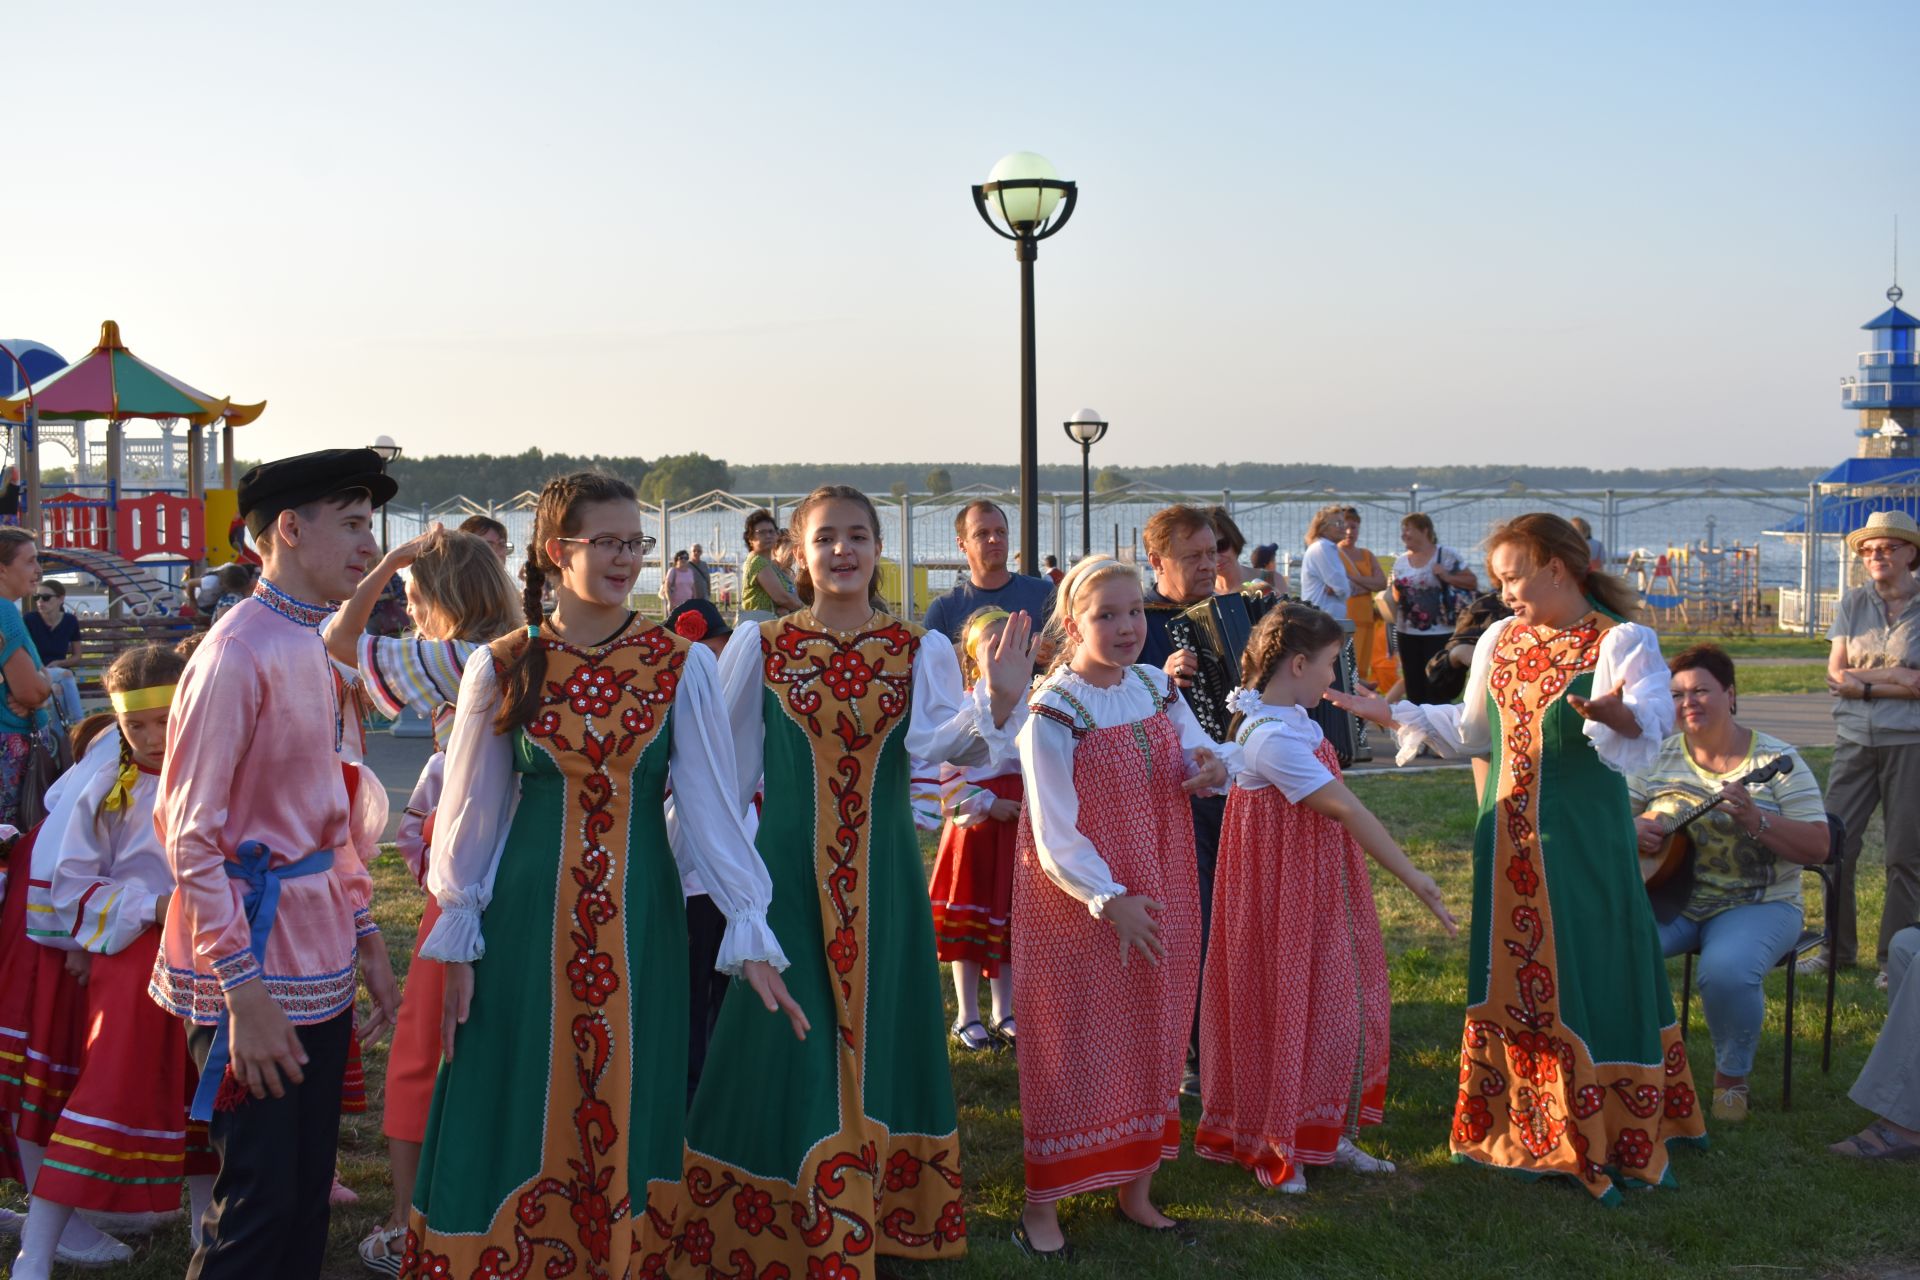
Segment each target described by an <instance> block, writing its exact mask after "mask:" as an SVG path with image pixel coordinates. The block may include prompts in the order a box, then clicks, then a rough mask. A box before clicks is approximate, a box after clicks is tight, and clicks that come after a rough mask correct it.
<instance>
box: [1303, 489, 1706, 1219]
mask: <svg viewBox="0 0 1920 1280" xmlns="http://www.w3.org/2000/svg"><path fill="white" fill-rule="evenodd" d="M1487 564H1488V569H1489V571H1490V572H1491V574H1492V576H1493V579H1494V581H1495V583H1496V584H1497V585H1498V587H1499V590H1500V593H1501V596H1502V598H1503V599H1504V600H1505V601H1506V603H1507V605H1508V606H1509V607H1510V608H1512V610H1513V615H1514V616H1513V617H1511V618H1508V619H1504V620H1502V621H1500V622H1498V623H1495V624H1494V625H1493V626H1492V627H1491V628H1489V629H1488V631H1487V633H1486V634H1485V635H1484V636H1482V637H1481V639H1480V641H1479V643H1478V644H1477V645H1476V646H1475V648H1474V655H1473V666H1472V669H1471V672H1470V674H1469V676H1468V682H1467V693H1466V699H1465V701H1464V702H1462V703H1459V704H1457V705H1454V706H1444V707H1442V706H1419V705H1416V704H1413V703H1408V702H1401V703H1396V704H1394V705H1393V706H1392V707H1391V708H1389V707H1388V705H1387V704H1386V703H1385V702H1383V701H1382V700H1381V699H1379V698H1359V697H1351V696H1347V695H1337V694H1332V693H1329V694H1328V695H1327V698H1328V701H1330V702H1334V703H1335V704H1336V705H1339V706H1341V707H1344V708H1346V709H1347V710H1350V711H1352V712H1354V713H1355V714H1357V715H1362V716H1365V717H1366V718H1367V719H1370V720H1374V721H1376V722H1378V723H1380V724H1383V725H1387V726H1389V727H1393V728H1397V730H1398V731H1399V736H1400V755H1401V761H1402V763H1405V762H1406V761H1407V760H1408V759H1409V758H1411V757H1412V756H1413V755H1414V754H1415V753H1416V752H1417V751H1418V750H1419V748H1420V747H1421V746H1423V745H1424V746H1431V747H1433V748H1434V749H1435V750H1437V751H1439V752H1440V753H1441V754H1443V755H1447V756H1459V755H1478V754H1483V753H1485V754H1489V755H1490V764H1491V767H1490V769H1489V776H1488V783H1487V788H1486V794H1485V795H1484V796H1483V797H1482V801H1481V808H1480V820H1479V825H1478V827H1477V829H1476V832H1475V837H1474V848H1473V927H1472V937H1471V947H1470V953H1469V960H1468V970H1467V1020H1466V1030H1465V1033H1464V1034H1463V1036H1462V1040H1461V1051H1460V1090H1459V1095H1458V1097H1457V1099H1456V1102H1455V1106H1454V1115H1453V1136H1452V1144H1453V1153H1454V1158H1455V1159H1456V1160H1464V1161H1474V1162H1477V1163H1481V1164H1487V1165H1492V1166H1494V1167H1496V1168H1501V1169H1506V1170H1509V1171H1512V1172H1515V1173H1520V1174H1523V1175H1527V1176H1532V1177H1540V1176H1543V1175H1546V1174H1564V1175H1566V1176H1568V1177H1572V1178H1574V1179H1575V1180H1577V1181H1578V1182H1579V1183H1580V1185H1582V1186H1583V1187H1585V1188H1586V1189H1587V1191H1588V1192H1589V1193H1591V1194H1592V1195H1594V1196H1595V1197H1597V1198H1600V1199H1602V1200H1605V1201H1607V1202H1608V1203H1617V1202H1618V1200H1619V1198H1620V1192H1619V1188H1618V1184H1619V1183H1623V1182H1624V1183H1628V1184H1636V1183H1639V1184H1655V1185H1661V1186H1670V1185H1672V1183H1673V1175H1672V1173H1671V1171H1670V1170H1669V1168H1668V1162H1667V1144H1668V1143H1670V1142H1674V1141H1689V1142H1693V1143H1696V1144H1703V1143H1704V1142H1705V1140H1706V1138H1705V1132H1706V1131H1705V1124H1704V1122H1703V1118H1702V1115H1701V1111H1700V1106H1699V1100H1698V1098H1697V1097H1696V1095H1695V1092H1694V1086H1693V1081H1692V1079H1691V1077H1690V1073H1689V1071H1688V1069H1687V1053H1686V1046H1685V1045H1684V1044H1683V1043H1682V1041H1681V1039H1680V1029H1679V1026H1678V1024H1677V1020H1676V1019H1675V1017H1674V1013H1673V994H1672V991H1671V989H1670V988H1669V986H1668V984H1667V969H1666V962H1665V960H1664V958H1663V957H1662V955H1661V951H1660V939H1659V933H1658V930H1657V929H1656V927H1655V925H1654V919H1653V911H1652V908H1651V907H1650V906H1649V905H1648V902H1647V895H1646V890H1645V889H1644V888H1642V886H1641V883H1640V871H1639V857H1638V853H1637V847H1636V832H1635V829H1634V825H1633V809H1632V806H1631V804H1630V803H1629V802H1628V798H1627V786H1626V778H1625V775H1626V774H1629V773H1633V772H1636V771H1639V770H1644V769H1645V768H1646V767H1647V766H1648V765H1650V764H1651V763H1652V762H1653V760H1654V758H1655V757H1656V756H1657V755H1658V754H1659V751H1660V744H1661V742H1662V741H1663V740H1664V739H1665V738H1666V736H1667V734H1668V733H1669V732H1670V731H1671V730H1672V728H1673V699H1672V696H1671V694H1670V692H1669V690H1668V676H1667V667H1666V663H1665V662H1664V661H1663V660H1662V658H1661V656H1660V640H1659V637H1658V636H1656V635H1655V634H1654V633H1653V631H1652V630H1651V629H1650V628H1648V627H1644V626H1641V625H1639V624H1637V623H1634V622H1630V621H1627V618H1628V617H1629V616H1630V615H1631V614H1632V613H1633V612H1635V611H1636V609H1637V607H1638V600H1637V598H1636V597H1635V596H1634V594H1633V592H1632V591H1631V590H1629V589H1628V587H1627V586H1626V584H1624V583H1622V582H1620V581H1619V580H1618V579H1616V578H1613V577H1610V576H1608V575H1607V574H1604V573H1597V572H1590V571H1589V569H1588V550H1587V542H1586V539H1585V538H1583V537H1581V536H1580V534H1579V533H1578V532H1576V531H1575V529H1574V528H1573V526H1572V525H1571V524H1569V523H1567V522H1566V521H1565V520H1563V519H1561V518H1560V517H1559V516H1555V515H1548V514H1544V513H1535V514H1532V515H1524V516H1520V517H1519V518H1517V519H1515V520H1513V521H1511V522H1509V523H1507V524H1505V525H1502V526H1500V527H1499V528H1498V529H1496V530H1494V532H1493V534H1492V536H1491V537H1490V538H1489V539H1488V541H1487Z"/></svg>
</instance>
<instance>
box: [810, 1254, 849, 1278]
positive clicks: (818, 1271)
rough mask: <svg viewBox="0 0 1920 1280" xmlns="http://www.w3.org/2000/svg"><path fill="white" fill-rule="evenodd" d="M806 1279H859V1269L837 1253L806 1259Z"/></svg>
mask: <svg viewBox="0 0 1920 1280" xmlns="http://www.w3.org/2000/svg"><path fill="white" fill-rule="evenodd" d="M807 1280H860V1269H859V1268H858V1267H855V1266H854V1265H853V1264H852V1263H850V1262H844V1261H842V1260H841V1257H840V1255H839V1254H837V1253H830V1254H828V1255H827V1256H826V1257H824V1258H808V1259H807Z"/></svg>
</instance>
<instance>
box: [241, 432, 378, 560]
mask: <svg viewBox="0 0 1920 1280" xmlns="http://www.w3.org/2000/svg"><path fill="white" fill-rule="evenodd" d="M350 489H365V490H366V491H367V492H368V493H369V494H371V495H372V497H373V505H374V506H376V507H383V506H385V505H386V504H387V503H388V502H390V501H391V500H392V499H393V495H394V494H396V493H398V492H399V491H400V485H399V483H398V482H397V481H395V480H394V478H393V477H392V476H390V475H388V474H387V472H386V464H385V463H384V462H382V461H381V460H380V455H379V454H377V453H375V452H374V451H373V450H371V449H321V450H319V451H318V452H317V453H303V454H300V455H299V456H297V457H293V458H278V459H275V460H274V461H272V462H263V463H261V464H260V465H259V466H257V467H254V468H253V469H252V470H250V471H248V472H247V474H245V475H243V476H241V477H240V489H239V493H238V497H239V500H240V515H241V516H242V517H243V518H244V519H245V520H246V522H247V529H248V531H249V532H250V533H252V534H253V536H254V537H256V538H257V537H259V536H260V535H261V533H262V532H264V531H265V530H266V528H267V527H268V526H269V525H271V524H272V523H273V520H274V517H275V516H277V515H279V514H280V513H281V512H282V511H290V510H292V509H293V508H294V507H299V506H304V505H306V504H307V503H309V502H318V501H320V500H321V499H322V498H331V497H333V496H334V495H335V494H337V493H346V492H347V491H348V490H350Z"/></svg>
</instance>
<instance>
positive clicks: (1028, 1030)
mask: <svg viewBox="0 0 1920 1280" xmlns="http://www.w3.org/2000/svg"><path fill="white" fill-rule="evenodd" d="M1058 590H1059V595H1058V599H1057V603H1056V605H1055V607H1054V611H1053V621H1052V623H1051V624H1050V627H1051V633H1052V634H1054V635H1055V637H1056V639H1057V641H1058V646H1059V647H1058V648H1057V649H1056V651H1055V658H1054V664H1053V668H1052V670H1051V671H1049V673H1048V675H1047V677H1046V679H1045V680H1043V681H1042V682H1041V684H1040V686H1039V688H1038V689H1036V690H1035V692H1034V695H1033V699H1032V702H1031V704H1030V706H1031V710H1032V713H1033V714H1032V717H1031V718H1030V719H1029V720H1028V722H1027V725H1026V727H1025V728H1024V729H1022V730H1021V733H1020V761H1021V770H1022V774H1023V776H1024V780H1025V784H1026V793H1027V812H1026V816H1025V817H1024V818H1023V819H1022V822H1021V829H1020V837H1019V845H1018V855H1017V859H1018V860H1017V862H1016V864H1015V868H1014V883H1013V915H1014V919H1015V920H1016V921H1017V922H1018V928H1016V929H1015V930H1014V933H1013V963H1014V968H1015V970H1016V971H1017V972H1018V973H1019V974H1020V975H1021V997H1020V998H1021V1006H1020V1016H1021V1021H1022V1022H1023V1024H1024V1025H1023V1026H1022V1027H1021V1031H1022V1033H1023V1034H1022V1035H1021V1037H1020V1121H1021V1128H1022V1130H1023V1131H1024V1135H1025V1145H1026V1150H1025V1155H1026V1181H1027V1203H1026V1208H1025V1210H1024V1212H1023V1213H1022V1215H1021V1218H1020V1221H1019V1222H1018V1223H1017V1224H1015V1227H1014V1240H1015V1241H1016V1242H1017V1243H1018V1244H1019V1245H1020V1247H1021V1248H1022V1249H1023V1250H1025V1251H1026V1252H1027V1253H1028V1254H1030V1255H1033V1256H1036V1257H1046V1258H1060V1257H1063V1256H1066V1255H1067V1254H1068V1253H1069V1252H1070V1249H1069V1246H1068V1244H1067V1242H1066V1236H1065V1234H1064V1233H1063V1231H1062V1230H1061V1226H1060V1217H1059V1201H1060V1200H1061V1199H1062V1198H1063V1197H1065V1196H1069V1195H1075V1194H1078V1193H1082V1192H1087V1191H1098V1190H1101V1189H1104V1188H1107V1187H1113V1188H1117V1199H1118V1202H1119V1209H1120V1212H1121V1215H1122V1216H1123V1217H1124V1218H1125V1219H1126V1220H1127V1221H1128V1222H1130V1223H1133V1224H1135V1225H1137V1226H1139V1227H1141V1228H1143V1229H1145V1230H1148V1231H1169V1232H1182V1231H1183V1230H1184V1228H1183V1226H1182V1224H1181V1223H1179V1222H1177V1221H1176V1220H1174V1219H1172V1218H1169V1217H1167V1216H1166V1215H1165V1214H1163V1213H1161V1212H1160V1210H1159V1209H1157V1208H1155V1207H1154V1204H1153V1201H1152V1199H1151V1193H1152V1187H1153V1175H1154V1172H1155V1171H1156V1170H1157V1169H1158V1168H1159V1167H1160V1162H1161V1161H1162V1160H1170V1159H1172V1158H1173V1157H1175V1156H1177V1155H1178V1154H1179V1152H1180V1106H1179V1101H1180V1077H1181V1073H1182V1068H1183V1066H1184V1064H1185V1060H1186V1047H1187V1040H1188V1036H1189V1034H1190V1032H1191V1030H1192V1027H1193V1009H1194V1001H1195V998H1196V996H1197V994H1198V992H1197V987H1198V985H1199V979H1200V889H1199V878H1198V875H1197V873H1196V871H1195V864H1194V855H1193V814H1192V810H1191V809H1190V807H1189V806H1188V803H1187V797H1188V796H1190V795H1192V794H1195V793H1196V792H1203V791H1207V790H1218V789H1219V788H1220V787H1223V786H1225V785H1226V781H1227V778H1228V776H1229V773H1228V764H1229V763H1230V762H1231V761H1232V760H1233V759H1236V758H1237V757H1238V748H1237V747H1234V746H1232V745H1231V744H1216V743H1214V741H1213V740H1212V739H1211V738H1210V737H1208V736H1207V732H1206V730H1205V729H1203V728H1201V727H1200V722H1199V721H1198V720H1196V719H1194V716H1193V712H1192V711H1191V710H1190V709H1189V708H1188V706H1187V705H1186V703H1185V702H1184V701H1183V700H1182V699H1181V698H1180V696H1179V693H1178V691H1177V690H1176V689H1175V688H1173V687H1172V686H1171V685H1170V684H1169V682H1168V681H1167V678H1166V676H1165V675H1164V674H1162V673H1161V672H1160V671H1158V670H1156V669H1155V668H1153V667H1146V666H1136V665H1134V660H1135V659H1136V658H1138V657H1139V656H1140V650H1141V647H1142V646H1143V645H1144V644H1145V642H1146V635H1147V627H1146V607H1145V603H1144V601H1143V599H1142V596H1141V591H1140V577H1139V573H1138V571H1137V570H1135V569H1134V568H1132V567H1131V566H1128V565H1124V564H1120V563H1119V562H1117V561H1114V560H1108V559H1103V558H1089V559H1086V560H1082V561H1081V562H1080V563H1079V564H1077V565H1075V566H1074V567H1073V568H1072V569H1071V570H1069V571H1068V572H1067V574H1066V576H1065V577H1063V578H1062V579H1061V580H1060V586H1059V589H1058ZM1223 757H1225V758H1224V759H1223Z"/></svg>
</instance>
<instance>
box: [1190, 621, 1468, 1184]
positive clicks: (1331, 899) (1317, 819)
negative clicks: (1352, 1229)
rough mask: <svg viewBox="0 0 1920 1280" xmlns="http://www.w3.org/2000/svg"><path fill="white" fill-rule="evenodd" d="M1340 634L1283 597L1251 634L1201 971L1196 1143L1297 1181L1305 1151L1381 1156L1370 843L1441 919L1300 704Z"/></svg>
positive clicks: (1267, 1174) (1269, 1180) (1350, 1163)
mask: <svg viewBox="0 0 1920 1280" xmlns="http://www.w3.org/2000/svg"><path fill="white" fill-rule="evenodd" d="M1341 640H1342V635H1341V628H1340V624H1339V623H1338V622H1336V621H1335V620H1334V619H1333V618H1332V617H1331V616H1330V615H1328V614H1325V613H1322V612H1321V611H1320V610H1318V609H1314V608H1312V607H1310V606H1308V605H1303V604H1283V605H1281V606H1280V607H1279V608H1277V609H1275V610H1274V611H1273V612H1272V613H1270V614H1268V615H1267V616H1266V617H1265V618H1263V619H1261V621H1260V624H1259V625H1258V626H1257V627H1255V628H1254V631H1253V636H1252V639H1251V640H1250V641H1249V642H1248V645H1247V651H1246V655H1245V657H1244V658H1243V659H1242V661H1241V679H1242V681H1244V684H1245V687H1244V688H1241V689H1239V690H1236V691H1235V692H1234V694H1233V697H1232V700H1231V701H1232V706H1233V709H1234V712H1235V723H1234V725H1233V727H1232V731H1231V733H1230V736H1231V737H1232V739H1233V741H1234V742H1236V743H1237V744H1239V747H1240V772H1239V774H1238V776H1237V777H1236V779H1235V781H1234V788H1233V790H1232V792H1231V793H1230V794H1229V795H1228V797H1227V812H1226V821H1225V823H1224V824H1223V830H1222V832H1221V837H1220V866H1219V869H1218V870H1217V871H1216V872H1215V873H1214V881H1213V939H1212V944H1213V945H1212V946H1211V948H1210V949H1209V950H1208V952H1207V966H1206V975H1205V977H1204V979H1203V980H1202V982H1201V984H1200V991H1201V998H1200V1004H1201V1009H1200V1079H1201V1097H1203V1098H1204V1099H1205V1100H1206V1107H1205V1110H1204V1112H1203V1113H1202V1115H1201V1119H1200V1128H1199V1130H1198V1131H1197V1132H1196V1133H1195V1135H1194V1149H1195V1150H1197V1151H1198V1152H1199V1153H1200V1155H1201V1156H1202V1157H1204V1158H1205V1159H1208V1160H1219V1161H1222V1162H1224V1163H1232V1164H1239V1165H1241V1166H1242V1167H1244V1168H1246V1169H1248V1170H1251V1171H1252V1173H1253V1175H1254V1177H1255V1178H1256V1179H1258V1180H1259V1182H1260V1184H1261V1185H1262V1186H1266V1187H1277V1188H1279V1189H1280V1190H1281V1191H1285V1192H1289V1193H1298V1192H1303V1191H1305V1190H1306V1189H1307V1180H1306V1175H1305V1172H1304V1170H1303V1166H1305V1165H1309V1164H1332V1165H1339V1166H1343V1167H1346V1168H1350V1169H1355V1170H1358V1171H1359V1172H1362V1173H1392V1172H1393V1164H1392V1163H1391V1162H1390V1161H1386V1160H1381V1159H1377V1158H1375V1157H1374V1156H1371V1155H1369V1154H1367V1153H1366V1152H1364V1151H1362V1150H1360V1148H1359V1147H1357V1146H1355V1145H1354V1142H1353V1139H1354V1137H1355V1136H1357V1135H1358V1133H1359V1130H1360V1127H1361V1126H1362V1125H1371V1124H1378V1123H1380V1120H1381V1116H1382V1111H1383V1108H1384V1106H1385V1102H1386V1093H1387V1038H1388V1015H1389V1012H1390V996H1389V992H1388V987H1387V957H1386V951H1385V948H1384V947H1383V946H1382V945H1381V940H1380V920H1379V917H1378V916H1377V915H1376V914H1375V913H1374V906H1373V891H1372V886H1371V883H1370V881H1369V878H1368V874H1367V863H1366V859H1367V857H1369V856H1370V857H1372V858H1373V859H1374V860H1375V861H1376V862H1378V863H1379V864H1380V865H1381V866H1382V867H1384V868H1385V869H1386V870H1387V871H1388V872H1390V873H1391V874H1392V875H1394V876H1395V877H1397V878H1398V879H1399V880H1400V881H1401V882H1402V883H1403V884H1405V885H1406V886H1407V888H1409V889H1411V890H1412V891H1413V893H1414V896H1416V897H1418V898H1419V899H1420V900H1421V901H1422V902H1424V903H1426V904H1427V907H1428V909H1429V910H1431V911H1432V912H1433V914H1434V915H1435V916H1436V917H1438V919H1439V921H1440V923H1441V925H1442V926H1443V927H1444V928H1445V929H1446V931H1447V933H1448V934H1449V935H1451V934H1453V933H1454V932H1456V926H1455V925H1454V921H1453V916H1452V915H1451V914H1450V913H1449V912H1448V911H1447V908H1446V904H1445V903H1443V902H1442V901H1441V899H1440V888H1439V886H1438V885H1436V884H1434V882H1433V877H1431V876H1429V875H1427V874H1426V873H1424V872H1422V871H1419V870H1417V869H1416V868H1415V867H1414V866H1413V864H1412V863H1410V862H1409V861H1407V855H1406V854H1405V853H1403V852H1401V850H1400V846H1398V845H1397V844H1395V843H1394V842H1393V838H1392V837H1391V836H1389V835H1388V834H1387V830H1386V828H1385V827H1383V826H1381V825H1380V820H1379V819H1378V818H1375V817H1374V816H1373V815H1372V814H1371V813H1369V812H1367V810H1366V808H1365V807H1364V806H1362V805H1361V803H1360V802H1359V800H1357V799H1356V798H1355V797H1354V794H1353V792H1352V791H1350V790H1348V789H1347V786H1346V784H1345V783H1344V782H1343V781H1342V780H1341V777H1340V766H1339V763H1338V762H1337V761H1336V760H1335V759H1334V755H1333V747H1332V744H1330V743H1329V742H1328V741H1327V740H1326V737H1325V735H1324V734H1322V733H1321V732H1320V726H1319V725H1317V724H1315V723H1314V721H1313V719H1312V717H1310V716H1309V715H1308V714H1307V708H1308V707H1311V706H1316V705H1318V704H1319V702H1320V699H1321V695H1322V694H1324V693H1326V691H1327V689H1328V688H1329V687H1330V686H1331V685H1332V683H1333V672H1334V663H1335V662H1336V661H1338V660H1339V656H1340V645H1341Z"/></svg>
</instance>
